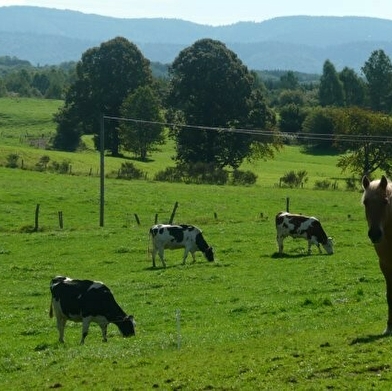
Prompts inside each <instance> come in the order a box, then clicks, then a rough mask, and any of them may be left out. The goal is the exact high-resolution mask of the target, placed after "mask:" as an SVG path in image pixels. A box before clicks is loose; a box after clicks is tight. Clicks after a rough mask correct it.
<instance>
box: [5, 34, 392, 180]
mask: <svg viewBox="0 0 392 391" xmlns="http://www.w3.org/2000/svg"><path fill="white" fill-rule="evenodd" d="M0 69H1V72H2V73H1V78H0V91H1V92H0V95H3V96H4V95H7V94H19V95H22V96H42V97H45V98H57V99H58V98H60V99H64V107H63V108H61V109H60V110H59V112H58V113H56V115H55V121H56V124H57V130H56V135H55V137H54V138H53V140H51V146H52V148H54V149H61V150H66V151H74V150H76V149H78V148H81V147H83V145H82V142H81V139H82V136H83V135H84V134H92V135H93V136H94V142H95V145H96V147H97V149H98V148H99V147H100V146H101V145H102V144H101V140H100V137H101V134H100V127H101V125H100V124H101V119H102V116H103V115H106V116H108V117H110V118H111V119H109V118H108V119H106V121H105V140H104V145H105V150H106V151H108V152H109V153H111V154H112V155H113V156H121V155H122V153H124V152H131V153H133V154H134V155H135V157H137V158H139V159H141V160H145V159H147V156H148V155H149V154H152V153H153V152H154V150H156V148H159V145H160V144H162V143H164V142H165V139H166V137H172V138H173V139H174V141H175V148H176V155H175V156H174V161H175V163H176V167H175V169H176V170H178V172H181V173H182V175H185V176H186V175H187V172H192V171H196V168H195V167H198V168H200V164H205V167H207V168H206V169H205V170H206V171H211V170H212V169H217V170H218V169H222V168H224V167H231V168H232V169H234V170H236V169H237V168H238V167H239V166H240V164H241V162H242V161H243V160H244V159H250V160H251V159H259V158H271V157H273V156H274V152H275V151H277V150H279V148H280V146H281V145H282V144H283V143H293V142H295V143H301V144H304V145H305V146H306V147H308V148H322V149H334V150H335V151H338V152H340V153H343V154H344V158H342V159H341V160H340V161H339V165H340V167H341V168H342V170H349V171H351V172H353V173H354V174H355V175H361V174H363V173H367V174H369V173H372V172H374V171H375V170H377V169H382V170H384V171H385V172H387V173H389V172H391V170H392V161H391V158H390V157H391V156H392V147H391V145H392V144H391V143H389V142H383V143H381V141H380V140H384V141H385V140H386V138H387V137H389V134H392V122H391V119H390V114H391V111H392V95H391V94H390V91H392V63H391V60H390V58H389V57H388V56H387V55H386V54H385V52H384V51H383V50H375V51H373V52H372V53H371V54H370V57H369V59H368V60H367V61H366V62H365V63H364V64H363V67H362V68H361V74H358V73H357V72H355V71H354V70H353V69H350V68H348V67H345V68H343V69H342V70H341V71H337V70H336V68H335V66H334V64H333V63H332V62H331V61H329V60H326V61H325V63H324V66H323V69H322V72H321V75H320V77H318V76H317V75H306V74H301V73H298V72H297V73H296V72H293V71H281V70H278V71H269V72H267V71H264V72H261V71H253V70H249V69H248V68H247V67H246V66H245V65H244V64H243V63H242V61H241V60H240V59H239V58H238V56H237V55H236V54H235V53H234V52H233V51H231V50H229V49H228V48H227V47H226V45H224V44H223V43H222V42H220V41H216V40H212V39H202V40H199V41H196V42H195V43H194V44H193V45H191V46H189V47H188V48H185V49H184V50H182V51H181V52H180V53H179V54H178V56H177V57H176V59H175V60H174V62H173V63H172V64H170V65H162V64H151V63H150V61H149V60H148V59H146V58H144V56H143V55H142V53H141V52H140V50H139V49H138V47H137V46H136V45H134V44H133V43H132V42H129V41H128V40H127V39H125V38H122V37H117V38H115V39H112V40H110V41H107V42H104V43H102V44H101V45H100V46H99V47H94V48H91V49H89V50H87V51H86V52H85V53H83V55H82V58H81V60H80V61H79V62H77V63H76V64H75V63H67V64H61V65H59V66H58V67H42V68H41V67H38V68H34V67H31V66H29V64H26V63H25V62H23V61H20V60H17V59H15V58H2V59H1V60H0ZM119 118H127V119H128V120H126V121H120V120H119ZM164 124H169V125H166V126H164ZM365 136H366V137H365ZM196 165H197V166H196ZM185 169H186V170H187V171H186V173H185V174H184V170H185ZM203 169H204V168H203ZM169 171H170V175H172V174H173V173H172V171H171V169H170V170H169Z"/></svg>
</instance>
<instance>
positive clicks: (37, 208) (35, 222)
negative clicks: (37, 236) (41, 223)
mask: <svg viewBox="0 0 392 391" xmlns="http://www.w3.org/2000/svg"><path fill="white" fill-rule="evenodd" d="M38 217H39V204H37V206H36V207H35V219H34V232H37V231H38Z"/></svg>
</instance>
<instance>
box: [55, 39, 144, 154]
mask: <svg viewBox="0 0 392 391" xmlns="http://www.w3.org/2000/svg"><path fill="white" fill-rule="evenodd" d="M151 82H152V74H151V70H150V67H149V61H148V60H147V59H145V58H144V56H143V55H142V53H141V52H140V50H139V49H138V48H137V46H136V45H134V44H133V43H131V42H129V41H128V40H127V39H125V38H123V37H116V38H114V39H112V40H109V41H107V42H104V43H102V44H101V45H100V46H99V47H94V48H91V49H88V50H87V51H86V52H84V53H83V55H82V59H81V60H80V61H79V62H78V63H77V65H76V78H75V81H74V83H73V84H72V85H71V86H70V88H69V90H68V92H67V94H66V97H65V105H64V107H63V108H62V109H61V110H60V112H59V114H58V115H57V116H56V121H57V123H58V128H57V134H56V137H55V138H54V142H53V144H54V147H56V148H59V149H63V148H64V146H63V145H62V143H61V140H64V137H62V136H61V135H60V134H59V133H61V132H67V133H68V134H71V133H72V132H75V134H82V133H84V134H95V135H96V137H95V141H96V145H99V136H98V135H99V129H100V119H101V117H102V115H106V116H111V117H118V116H119V115H120V107H121V104H122V103H123V100H124V99H125V98H126V97H127V96H128V95H129V94H130V93H132V92H133V91H135V90H136V89H137V88H138V87H139V86H143V85H149V84H151ZM119 143H120V140H119V136H118V123H117V122H116V121H112V120H111V121H105V149H107V150H110V151H111V153H112V155H113V156H116V155H118V154H119V147H120V144H119Z"/></svg>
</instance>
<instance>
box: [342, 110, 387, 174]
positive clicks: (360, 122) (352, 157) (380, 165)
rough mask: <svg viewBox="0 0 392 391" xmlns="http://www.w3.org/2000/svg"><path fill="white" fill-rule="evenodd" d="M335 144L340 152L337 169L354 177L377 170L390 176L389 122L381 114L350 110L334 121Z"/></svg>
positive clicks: (344, 111)
mask: <svg viewBox="0 0 392 391" xmlns="http://www.w3.org/2000/svg"><path fill="white" fill-rule="evenodd" d="M334 125H335V132H336V137H335V142H336V144H337V146H338V147H339V148H340V150H341V151H342V152H345V153H344V154H343V155H342V156H341V157H340V158H339V161H338V167H340V168H341V169H342V170H343V171H345V170H349V171H351V172H353V173H355V174H357V175H358V176H362V175H364V174H366V175H369V174H371V173H373V172H374V171H376V170H378V169H380V170H382V171H384V172H386V173H387V174H388V175H390V174H391V173H392V172H391V170H392V159H391V156H392V143H391V141H392V140H391V139H390V137H391V135H392V120H391V118H390V117H389V116H387V115H385V114H380V113H375V112H372V111H369V110H365V109H361V108H358V107H352V108H349V109H345V110H341V112H340V115H339V116H335V118H334Z"/></svg>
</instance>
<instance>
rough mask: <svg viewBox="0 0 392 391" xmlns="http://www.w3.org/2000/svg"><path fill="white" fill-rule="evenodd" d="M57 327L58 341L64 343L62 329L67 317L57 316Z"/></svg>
mask: <svg viewBox="0 0 392 391" xmlns="http://www.w3.org/2000/svg"><path fill="white" fill-rule="evenodd" d="M56 318H57V329H58V331H59V342H61V343H64V329H65V323H66V322H67V319H65V318H63V317H60V316H57V317H56Z"/></svg>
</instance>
